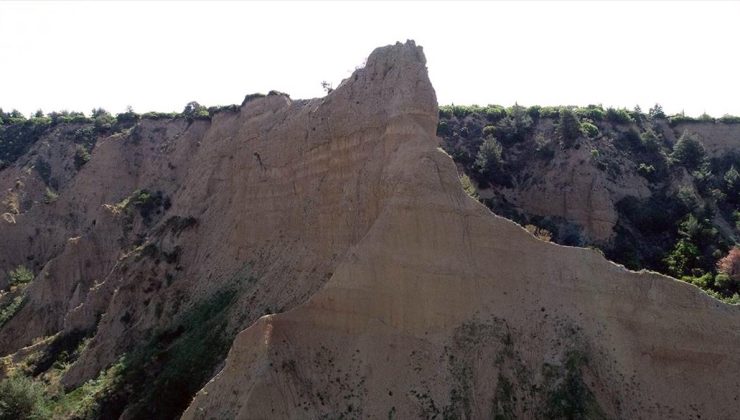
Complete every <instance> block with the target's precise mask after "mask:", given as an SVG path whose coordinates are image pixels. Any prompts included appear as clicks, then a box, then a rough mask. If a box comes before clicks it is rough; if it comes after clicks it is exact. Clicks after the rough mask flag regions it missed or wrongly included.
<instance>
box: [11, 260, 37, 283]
mask: <svg viewBox="0 0 740 420" xmlns="http://www.w3.org/2000/svg"><path fill="white" fill-rule="evenodd" d="M8 278H9V281H8V283H9V284H10V285H11V286H20V285H23V284H27V283H30V282H31V281H33V272H32V271H31V270H29V269H28V268H26V266H23V265H19V266H18V267H16V268H15V270H10V272H9V273H8Z"/></svg>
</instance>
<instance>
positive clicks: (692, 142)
mask: <svg viewBox="0 0 740 420" xmlns="http://www.w3.org/2000/svg"><path fill="white" fill-rule="evenodd" d="M705 155H706V152H705V151H704V145H703V144H702V143H701V141H700V140H699V138H698V137H696V135H695V134H693V133H689V132H687V131H684V132H683V134H682V135H681V137H680V138H679V139H678V141H677V142H676V144H675V145H674V146H673V153H672V154H671V158H672V159H673V160H674V161H675V162H678V163H679V164H681V165H683V166H685V167H686V168H687V169H689V170H692V169H696V168H698V167H699V165H700V164H701V163H702V162H704V158H705Z"/></svg>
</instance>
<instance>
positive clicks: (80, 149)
mask: <svg viewBox="0 0 740 420" xmlns="http://www.w3.org/2000/svg"><path fill="white" fill-rule="evenodd" d="M89 161H90V152H88V151H87V149H86V148H85V146H82V145H79V144H78V145H77V147H76V149H75V168H77V170H78V171H79V170H80V169H81V168H82V167H83V166H84V165H85V164H86V163H87V162H89Z"/></svg>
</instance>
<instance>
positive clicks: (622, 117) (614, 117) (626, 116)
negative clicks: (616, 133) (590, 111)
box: [606, 107, 634, 124]
mask: <svg viewBox="0 0 740 420" xmlns="http://www.w3.org/2000/svg"><path fill="white" fill-rule="evenodd" d="M606 119H607V120H608V121H609V122H612V123H614V124H629V123H631V122H634V120H633V119H632V116H630V113H629V111H627V110H626V109H625V108H620V109H615V108H611V107H610V108H607V109H606Z"/></svg>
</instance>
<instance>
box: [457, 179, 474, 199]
mask: <svg viewBox="0 0 740 420" xmlns="http://www.w3.org/2000/svg"><path fill="white" fill-rule="evenodd" d="M460 183H461V184H462V187H463V190H465V192H466V193H467V194H468V195H469V196H471V197H473V198H475V199H476V200H477V199H478V191H477V190H476V188H475V185H473V181H471V180H470V177H469V176H467V175H465V174H463V175H462V176H461V177H460Z"/></svg>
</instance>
